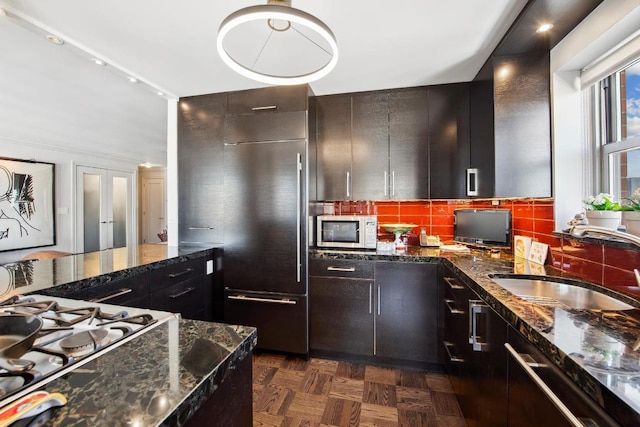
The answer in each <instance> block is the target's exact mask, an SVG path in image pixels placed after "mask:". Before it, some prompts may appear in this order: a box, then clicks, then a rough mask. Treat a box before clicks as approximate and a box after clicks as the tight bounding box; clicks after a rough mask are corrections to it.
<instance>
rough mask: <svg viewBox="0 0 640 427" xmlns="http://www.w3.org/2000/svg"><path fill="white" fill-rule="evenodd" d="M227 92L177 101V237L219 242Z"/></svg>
mask: <svg viewBox="0 0 640 427" xmlns="http://www.w3.org/2000/svg"><path fill="white" fill-rule="evenodd" d="M226 108H227V95H226V94H212V95H202V96H193V97H188V98H183V99H181V100H180V103H179V104H178V141H179V144H178V185H179V187H180V191H179V192H178V202H179V205H180V206H181V207H182V208H181V209H178V216H179V218H178V222H179V227H178V239H179V241H180V242H221V241H222V237H223V234H222V231H223V211H222V198H223V195H224V191H223V184H224V168H223V152H224V141H223V139H224V116H225V111H226Z"/></svg>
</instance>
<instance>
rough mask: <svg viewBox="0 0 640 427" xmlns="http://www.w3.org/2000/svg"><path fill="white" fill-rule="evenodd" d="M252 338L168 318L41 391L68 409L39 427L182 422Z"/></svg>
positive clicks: (232, 329) (251, 333) (246, 351)
mask: <svg viewBox="0 0 640 427" xmlns="http://www.w3.org/2000/svg"><path fill="white" fill-rule="evenodd" d="M256 340H257V334H256V329H255V328H250V327H244V326H230V325H224V324H220V323H208V322H201V321H196V320H180V319H178V318H177V317H176V318H171V319H169V320H167V321H165V322H163V323H161V324H159V325H158V326H156V327H155V328H154V329H152V330H150V331H148V332H145V333H144V334H141V335H139V336H137V337H135V338H134V339H133V340H131V341H129V342H127V343H125V344H123V345H121V346H119V347H117V348H115V349H113V350H111V351H108V352H106V353H105V354H102V355H100V356H99V357H98V358H96V359H94V360H92V361H90V362H88V363H87V364H85V365H83V366H79V367H78V368H77V369H74V370H73V371H71V372H69V373H68V374H66V375H64V376H62V377H60V378H58V379H56V380H54V381H52V382H50V383H48V384H47V385H46V386H44V387H43V389H44V390H46V391H48V392H59V393H62V394H63V395H64V396H65V397H66V398H67V404H66V405H65V406H63V407H61V408H58V409H55V410H54V411H52V418H51V419H50V420H48V421H46V423H42V424H38V425H46V426H69V427H79V426H92V427H98V426H105V427H106V426H109V427H113V426H158V425H161V426H179V425H182V424H184V422H185V421H186V420H188V419H189V418H190V417H191V415H192V414H193V413H195V412H196V411H197V410H198V408H200V406H201V405H202V404H203V403H204V402H205V401H206V400H207V399H208V398H209V396H210V395H211V394H213V393H214V392H215V390H216V389H217V386H218V385H219V384H220V383H221V382H222V381H224V380H225V378H226V377H227V376H228V375H229V374H230V373H233V371H234V369H235V368H236V366H237V365H238V364H239V362H241V361H242V360H244V359H245V358H246V357H251V351H252V349H253V348H254V347H255V345H256ZM214 398H215V397H214Z"/></svg>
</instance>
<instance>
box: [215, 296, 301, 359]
mask: <svg viewBox="0 0 640 427" xmlns="http://www.w3.org/2000/svg"><path fill="white" fill-rule="evenodd" d="M224 319H225V323H230V324H234V325H246V326H253V327H256V328H258V348H261V349H265V350H275V351H284V352H288V353H297V354H308V353H309V336H308V326H307V325H308V322H307V298H306V297H305V296H299V295H296V296H288V297H285V298H283V297H282V296H276V295H273V294H267V293H259V292H255V293H246V292H238V291H232V290H225V299H224Z"/></svg>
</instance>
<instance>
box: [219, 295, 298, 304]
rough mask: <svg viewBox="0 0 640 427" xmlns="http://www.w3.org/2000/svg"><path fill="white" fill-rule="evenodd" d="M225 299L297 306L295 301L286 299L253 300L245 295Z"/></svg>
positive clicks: (253, 298)
mask: <svg viewBox="0 0 640 427" xmlns="http://www.w3.org/2000/svg"><path fill="white" fill-rule="evenodd" d="M227 298H229V299H233V300H237V301H253V302H267V303H272V304H289V305H295V304H297V303H296V301H295V300H290V299H288V298H283V299H275V298H255V297H248V296H246V295H229V296H228V297H227Z"/></svg>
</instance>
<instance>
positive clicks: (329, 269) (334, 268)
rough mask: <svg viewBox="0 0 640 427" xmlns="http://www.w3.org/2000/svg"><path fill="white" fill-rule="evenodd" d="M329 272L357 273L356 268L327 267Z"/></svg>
mask: <svg viewBox="0 0 640 427" xmlns="http://www.w3.org/2000/svg"><path fill="white" fill-rule="evenodd" d="M327 271H341V272H343V273H353V272H355V271H356V268H355V267H327Z"/></svg>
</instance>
